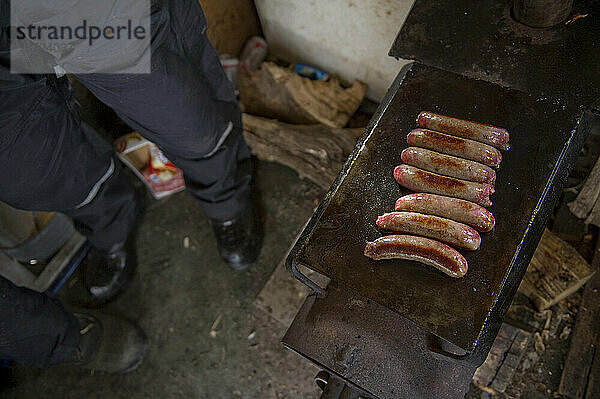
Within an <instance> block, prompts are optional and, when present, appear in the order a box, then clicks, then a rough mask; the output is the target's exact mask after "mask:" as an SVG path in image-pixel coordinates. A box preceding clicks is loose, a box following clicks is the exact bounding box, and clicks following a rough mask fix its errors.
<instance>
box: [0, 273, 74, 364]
mask: <svg viewBox="0 0 600 399" xmlns="http://www.w3.org/2000/svg"><path fill="white" fill-rule="evenodd" d="M0 293H1V294H0V359H10V360H14V361H15V362H17V363H19V364H22V365H25V366H30V367H48V366H51V365H53V364H59V363H64V362H68V361H72V360H73V359H75V357H76V356H77V348H78V347H77V345H78V344H79V339H80V334H79V329H80V327H79V322H78V321H77V319H76V318H75V316H73V314H71V313H69V312H67V311H66V310H65V309H64V308H63V306H62V305H61V304H60V302H58V301H57V300H55V299H51V298H49V297H48V296H46V295H44V294H40V293H38V292H35V291H32V290H29V289H27V288H20V287H17V286H15V285H14V284H12V283H11V282H9V281H8V280H6V279H5V278H3V277H0Z"/></svg>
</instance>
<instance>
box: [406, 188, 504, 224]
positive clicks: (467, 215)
mask: <svg viewBox="0 0 600 399" xmlns="http://www.w3.org/2000/svg"><path fill="white" fill-rule="evenodd" d="M395 209H396V211H406V212H419V213H426V214H428V215H436V216H441V217H444V218H448V219H452V220H456V221H457V222H461V223H465V224H468V225H469V226H471V227H473V228H474V229H475V230H477V231H481V232H487V231H490V230H491V229H493V228H494V225H495V224H496V220H495V219H494V215H492V213H491V212H490V211H488V210H487V209H485V208H484V207H482V206H479V205H477V204H475V203H473V202H471V201H465V200H461V199H458V198H451V197H445V196H443V195H435V194H427V193H415V194H408V195H405V196H404V197H401V198H399V199H398V201H396V207H395Z"/></svg>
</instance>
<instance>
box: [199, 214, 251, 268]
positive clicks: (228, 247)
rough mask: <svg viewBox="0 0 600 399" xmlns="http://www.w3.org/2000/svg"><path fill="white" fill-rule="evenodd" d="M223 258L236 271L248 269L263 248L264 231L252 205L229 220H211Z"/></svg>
mask: <svg viewBox="0 0 600 399" xmlns="http://www.w3.org/2000/svg"><path fill="white" fill-rule="evenodd" d="M210 222H211V225H212V228H213V231H214V233H215V238H216V240H217V247H218V248H219V254H220V255H221V258H223V260H224V261H225V263H227V265H228V266H229V267H231V268H232V269H234V270H244V269H246V268H248V267H249V266H250V265H251V264H252V263H254V261H255V260H256V258H258V255H259V254H260V250H261V247H262V229H261V226H260V221H259V218H258V215H257V213H256V210H255V209H254V206H253V205H252V204H250V205H248V206H247V207H246V208H245V209H244V210H243V211H241V212H240V213H239V214H237V215H236V216H235V217H233V218H229V219H221V220H219V219H211V221H210Z"/></svg>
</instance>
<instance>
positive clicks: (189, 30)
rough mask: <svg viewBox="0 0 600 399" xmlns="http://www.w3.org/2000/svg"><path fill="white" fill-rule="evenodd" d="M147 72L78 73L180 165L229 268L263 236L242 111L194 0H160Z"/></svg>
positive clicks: (254, 251) (248, 257)
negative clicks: (255, 205) (252, 190)
mask: <svg viewBox="0 0 600 399" xmlns="http://www.w3.org/2000/svg"><path fill="white" fill-rule="evenodd" d="M157 3H158V4H159V8H158V10H157V11H156V13H155V15H154V18H153V37H154V38H155V42H153V53H152V72H151V73H150V74H146V75H143V74H140V75H106V74H102V75H99V74H91V75H78V76H77V78H78V79H79V80H80V81H81V82H82V83H83V84H84V85H85V86H87V87H88V89H90V90H91V91H92V93H94V94H95V95H96V96H97V97H98V98H99V99H100V100H101V101H103V102H104V103H106V104H107V105H108V106H110V107H112V108H113V109H114V110H115V111H116V113H117V114H118V115H119V116H120V117H121V118H122V119H123V120H124V121H125V122H126V123H127V124H128V125H130V126H131V127H132V128H133V129H135V130H137V131H138V132H139V133H140V134H142V135H143V136H144V137H146V138H147V139H148V140H150V141H152V142H154V143H156V144H157V145H158V147H159V148H160V149H161V150H162V151H163V152H164V153H165V155H166V156H167V157H168V158H169V159H170V160H171V161H172V162H173V163H174V164H175V165H176V166H177V167H179V168H180V169H182V171H183V173H184V176H185V180H186V185H187V188H188V190H189V191H190V192H191V193H192V195H193V196H194V197H195V198H196V199H197V200H198V202H199V204H200V206H201V207H202V209H203V210H204V211H205V213H206V214H207V215H208V216H209V218H211V220H212V221H213V226H214V227H215V235H216V238H217V243H218V245H219V249H220V250H221V255H222V256H223V258H224V259H225V260H226V262H227V263H228V264H229V265H230V266H232V267H234V268H244V267H247V266H248V265H249V264H250V263H252V262H253V261H254V260H255V259H256V257H257V256H258V252H259V250H260V245H261V239H260V236H261V235H260V232H259V229H258V223H257V217H256V214H255V212H254V210H253V208H252V205H251V201H250V185H251V180H252V174H251V168H250V151H249V149H248V147H247V146H246V144H245V142H244V139H243V136H242V129H241V113H240V109H239V107H238V105H237V102H236V98H235V94H234V90H233V86H232V85H231V83H230V82H229V81H228V80H227V77H226V76H225V73H224V71H223V69H222V67H221V65H220V63H219V60H218V57H217V55H216V51H215V49H214V47H213V46H212V45H211V44H210V42H209V41H208V38H207V37H206V34H205V29H206V20H205V19H204V15H203V14H202V10H201V8H200V6H199V4H198V3H197V1H195V0H184V1H179V2H167V1H158V2H157Z"/></svg>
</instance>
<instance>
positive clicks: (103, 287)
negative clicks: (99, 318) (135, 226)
mask: <svg viewBox="0 0 600 399" xmlns="http://www.w3.org/2000/svg"><path fill="white" fill-rule="evenodd" d="M136 269H137V257H136V253H135V234H134V233H132V234H130V237H129V238H128V239H127V241H126V242H125V243H124V244H123V245H122V246H121V248H119V249H117V250H115V251H113V252H111V253H108V254H107V253H102V252H100V251H99V250H97V249H95V248H92V249H91V250H90V252H89V254H88V256H87V258H86V261H85V264H84V271H83V273H84V280H83V282H84V285H85V288H86V289H87V290H88V292H89V294H90V295H91V298H92V300H91V303H90V305H92V306H100V305H104V304H106V303H108V302H110V301H112V300H114V299H115V298H116V297H118V296H119V295H120V294H121V293H122V292H123V291H125V289H126V288H127V286H128V285H129V282H130V281H131V280H132V279H133V277H134V276H135V271H136Z"/></svg>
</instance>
